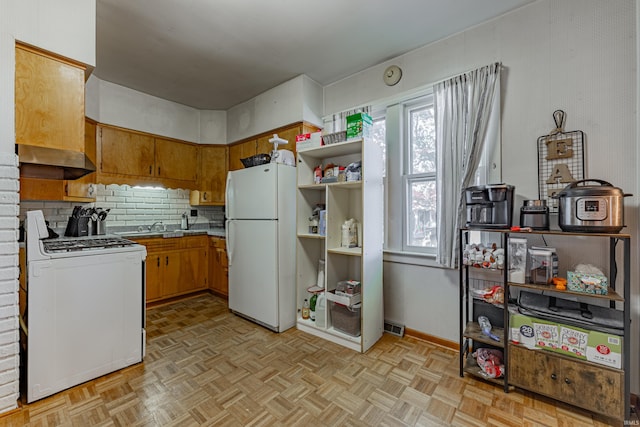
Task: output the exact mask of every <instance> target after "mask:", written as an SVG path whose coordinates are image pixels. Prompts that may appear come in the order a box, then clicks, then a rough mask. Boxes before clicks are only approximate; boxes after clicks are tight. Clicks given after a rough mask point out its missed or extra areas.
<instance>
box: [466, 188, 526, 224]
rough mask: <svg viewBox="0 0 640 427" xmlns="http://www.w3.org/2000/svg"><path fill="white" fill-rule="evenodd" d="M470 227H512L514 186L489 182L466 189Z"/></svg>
mask: <svg viewBox="0 0 640 427" xmlns="http://www.w3.org/2000/svg"><path fill="white" fill-rule="evenodd" d="M464 193H465V201H466V205H467V223H466V226H467V227H469V228H506V229H508V228H511V224H512V222H513V221H512V220H513V193H514V186H513V185H507V184H489V185H478V186H475V187H468V188H466V189H465V190H464Z"/></svg>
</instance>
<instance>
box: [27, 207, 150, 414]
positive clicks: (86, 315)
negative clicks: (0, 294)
mask: <svg viewBox="0 0 640 427" xmlns="http://www.w3.org/2000/svg"><path fill="white" fill-rule="evenodd" d="M26 233H27V236H26V243H27V247H26V260H27V317H26V318H27V321H28V322H27V402H29V403H30V402H33V401H35V400H38V399H41V398H43V397H46V396H49V395H51V394H54V393H57V392H59V391H61V390H64V389H67V388H69V387H73V386H75V385H77V384H80V383H83V382H85V381H88V380H91V379H94V378H97V377H99V376H102V375H105V374H108V373H110V372H113V371H116V370H118V369H121V368H124V367H126V366H129V365H132V364H135V363H138V362H141V361H142V358H143V357H144V341H145V330H144V327H145V265H144V261H145V258H146V249H145V247H144V246H142V245H139V244H136V243H134V242H132V241H130V240H127V239H123V238H120V237H111V236H108V237H105V236H102V237H78V238H61V239H49V238H48V237H49V232H48V230H47V227H46V224H45V221H44V216H43V214H42V211H29V212H27V221H26Z"/></svg>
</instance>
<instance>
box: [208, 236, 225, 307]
mask: <svg viewBox="0 0 640 427" xmlns="http://www.w3.org/2000/svg"><path fill="white" fill-rule="evenodd" d="M209 253H210V256H209V279H210V281H209V289H210V290H211V291H213V292H214V293H216V294H218V295H220V296H224V297H228V296H229V263H228V260H227V243H226V241H225V239H223V238H222V237H210V238H209Z"/></svg>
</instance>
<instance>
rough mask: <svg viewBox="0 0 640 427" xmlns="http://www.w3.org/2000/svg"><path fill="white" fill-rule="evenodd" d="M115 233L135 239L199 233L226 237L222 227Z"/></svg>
mask: <svg viewBox="0 0 640 427" xmlns="http://www.w3.org/2000/svg"><path fill="white" fill-rule="evenodd" d="M113 234H116V235H118V236H120V237H124V238H129V239H133V238H136V237H139V238H157V237H162V238H165V239H166V238H172V237H184V236H198V235H208V236H215V237H223V238H224V237H226V234H225V229H224V228H222V227H215V228H207V229H195V230H173V231H142V232H141V231H136V230H128V231H127V230H125V231H115V232H113Z"/></svg>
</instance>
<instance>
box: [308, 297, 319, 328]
mask: <svg viewBox="0 0 640 427" xmlns="http://www.w3.org/2000/svg"><path fill="white" fill-rule="evenodd" d="M317 299H318V294H313V295H311V298H309V318H310V319H311V321H312V322H315V321H316V300H317Z"/></svg>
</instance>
